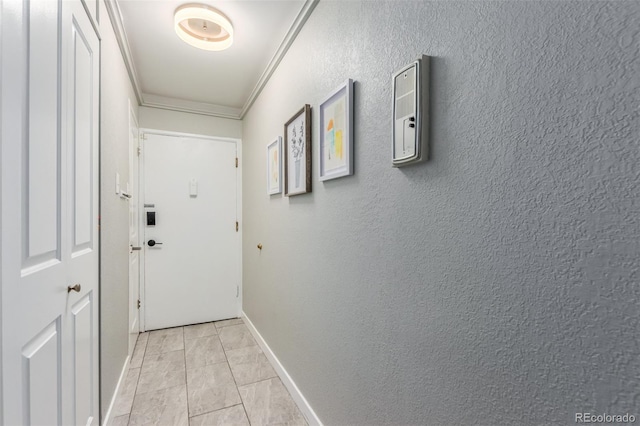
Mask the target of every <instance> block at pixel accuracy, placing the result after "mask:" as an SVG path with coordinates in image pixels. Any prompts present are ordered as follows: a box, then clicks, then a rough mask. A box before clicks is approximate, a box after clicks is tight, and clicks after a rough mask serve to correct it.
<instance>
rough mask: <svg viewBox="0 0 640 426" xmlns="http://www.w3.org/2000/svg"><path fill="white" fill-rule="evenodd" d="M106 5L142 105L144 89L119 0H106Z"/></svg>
mask: <svg viewBox="0 0 640 426" xmlns="http://www.w3.org/2000/svg"><path fill="white" fill-rule="evenodd" d="M104 5H105V7H106V9H107V14H108V15H109V20H110V21H111V26H112V27H113V32H114V34H115V35H116V40H117V41H118V46H120V53H122V59H123V61H124V65H125V67H126V68H127V72H128V73H129V80H131V85H132V86H133V91H134V92H135V94H136V99H137V100H138V104H139V105H142V104H143V102H142V90H140V83H139V80H138V73H137V72H136V67H135V64H134V63H133V56H132V55H131V47H129V39H127V33H126V32H125V30H124V23H123V22H122V12H121V11H120V6H119V5H118V1H117V0H104Z"/></svg>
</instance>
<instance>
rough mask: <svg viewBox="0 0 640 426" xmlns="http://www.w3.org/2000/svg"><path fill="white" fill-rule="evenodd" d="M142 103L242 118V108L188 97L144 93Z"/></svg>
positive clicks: (143, 104)
mask: <svg viewBox="0 0 640 426" xmlns="http://www.w3.org/2000/svg"><path fill="white" fill-rule="evenodd" d="M141 105H142V106H145V107H150V108H160V109H168V110H172V111H180V112H190V113H192V114H201V115H210V116H213V117H221V118H231V119H234V120H240V108H232V107H228V106H223V105H214V104H210V103H206V102H195V101H188V100H186V99H178V98H170V97H167V96H159V95H152V94H149V93H143V94H142V103H141Z"/></svg>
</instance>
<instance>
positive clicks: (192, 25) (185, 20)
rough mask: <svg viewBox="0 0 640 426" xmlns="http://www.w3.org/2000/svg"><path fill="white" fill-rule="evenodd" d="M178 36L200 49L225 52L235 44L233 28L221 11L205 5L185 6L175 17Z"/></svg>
mask: <svg viewBox="0 0 640 426" xmlns="http://www.w3.org/2000/svg"><path fill="white" fill-rule="evenodd" d="M174 23H175V29H176V34H178V37H180V38H181V39H182V40H183V41H184V42H185V43H188V44H190V45H191V46H194V47H197V48H198V49H204V50H213V51H218V50H224V49H227V48H229V46H231V44H232V43H233V26H232V25H231V22H229V20H228V19H227V17H226V16H224V15H223V14H222V13H220V12H219V11H217V10H215V9H214V8H212V7H210V6H207V5H204V4H185V5H183V6H180V7H179V8H177V9H176V13H175V15H174Z"/></svg>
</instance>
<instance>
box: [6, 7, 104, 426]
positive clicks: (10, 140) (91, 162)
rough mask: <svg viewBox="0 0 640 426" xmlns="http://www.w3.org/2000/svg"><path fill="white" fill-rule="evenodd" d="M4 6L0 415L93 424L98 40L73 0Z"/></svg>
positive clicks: (17, 420) (14, 420)
mask: <svg viewBox="0 0 640 426" xmlns="http://www.w3.org/2000/svg"><path fill="white" fill-rule="evenodd" d="M1 4H2V6H1V7H2V13H1V16H2V58H1V59H2V61H1V62H2V74H1V75H2V108H1V111H2V126H1V128H2V155H1V161H2V196H1V200H2V203H1V204H2V221H1V222H2V223H1V227H2V338H3V341H2V343H3V347H2V417H3V418H2V421H3V422H4V424H21V425H31V424H46V425H60V424H83V425H87V424H97V423H98V417H99V413H98V305H99V304H98V223H97V217H98V185H97V184H98V175H97V173H98V163H97V158H98V157H97V155H98V105H99V56H100V55H99V50H98V49H99V42H98V38H97V36H96V34H95V32H94V30H93V27H92V25H91V24H90V21H89V19H88V17H87V15H86V12H85V10H84V8H83V6H82V4H81V2H80V1H76V0H73V1H50V0H29V1H24V2H19V1H5V2H2V3H1ZM76 284H77V286H76ZM69 288H74V289H75V290H73V289H72V290H69Z"/></svg>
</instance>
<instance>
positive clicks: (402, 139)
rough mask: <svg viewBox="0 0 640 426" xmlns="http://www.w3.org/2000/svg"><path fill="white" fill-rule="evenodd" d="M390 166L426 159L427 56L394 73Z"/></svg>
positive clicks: (427, 127) (427, 131) (427, 133)
mask: <svg viewBox="0 0 640 426" xmlns="http://www.w3.org/2000/svg"><path fill="white" fill-rule="evenodd" d="M392 83H393V147H392V149H393V153H392V155H393V167H401V166H405V165H408V164H413V163H417V162H419V161H423V160H426V159H427V157H428V154H429V152H428V149H429V57H428V56H425V55H423V56H422V57H421V58H420V59H418V60H417V61H414V62H412V63H411V64H409V65H407V66H406V67H404V68H402V69H401V70H400V71H398V72H396V73H395V74H393V81H392Z"/></svg>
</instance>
